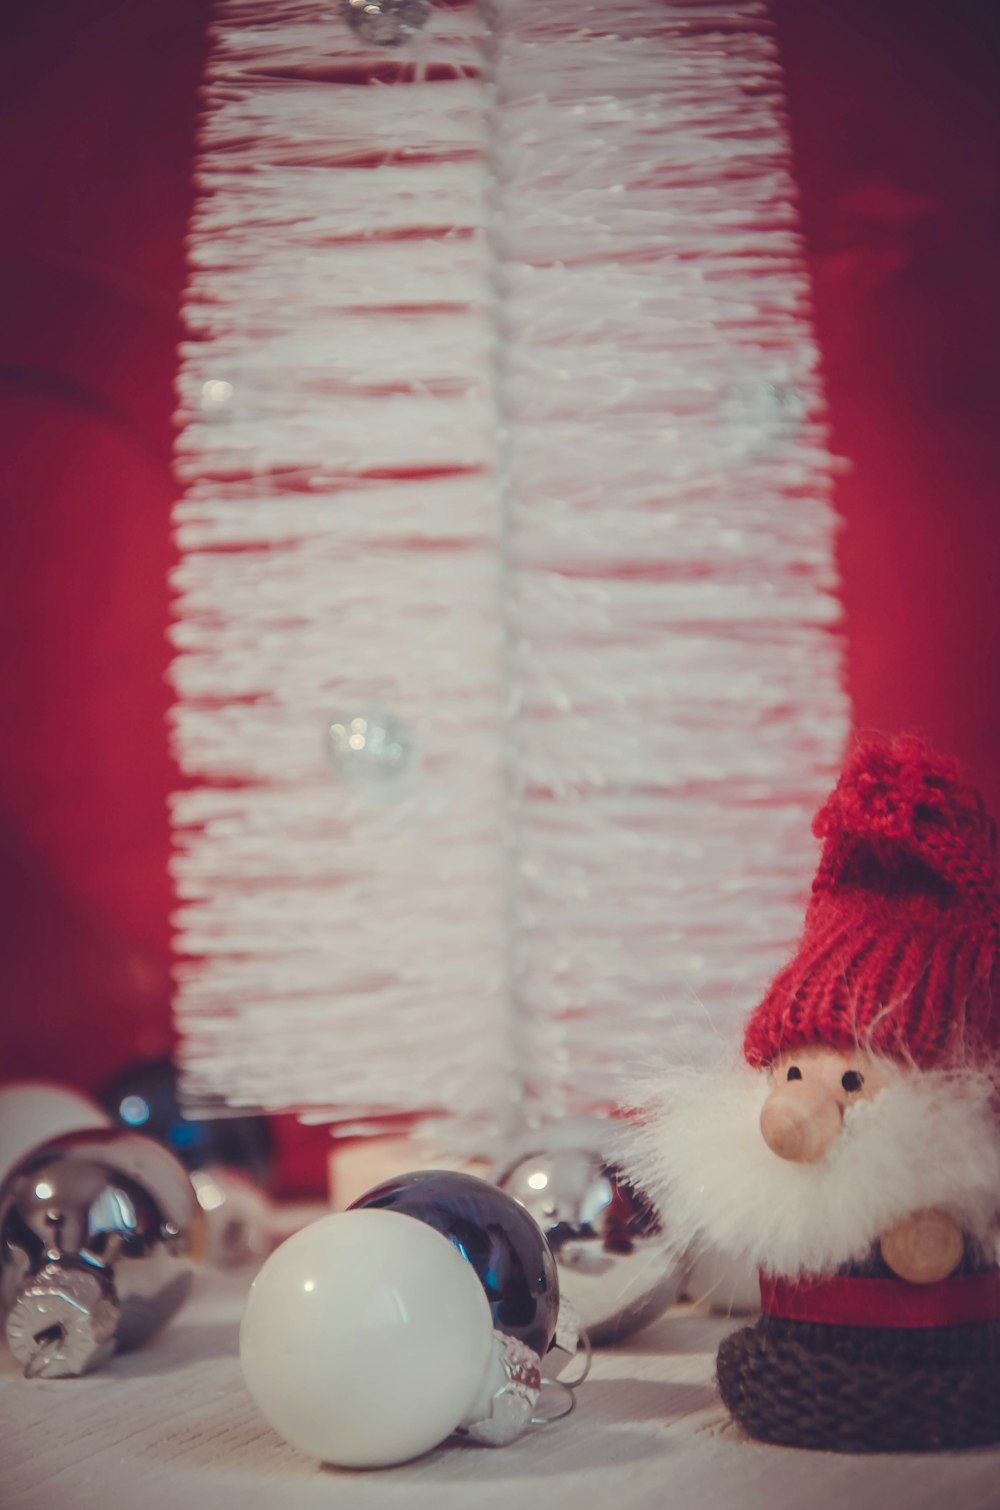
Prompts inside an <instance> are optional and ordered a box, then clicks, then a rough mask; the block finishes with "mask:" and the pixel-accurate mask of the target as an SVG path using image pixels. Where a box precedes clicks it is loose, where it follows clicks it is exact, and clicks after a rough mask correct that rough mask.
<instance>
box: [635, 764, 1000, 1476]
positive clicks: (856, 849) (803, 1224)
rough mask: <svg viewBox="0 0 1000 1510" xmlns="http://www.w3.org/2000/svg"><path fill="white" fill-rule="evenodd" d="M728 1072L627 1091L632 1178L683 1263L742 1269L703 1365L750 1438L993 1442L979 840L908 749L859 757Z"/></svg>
mask: <svg viewBox="0 0 1000 1510" xmlns="http://www.w3.org/2000/svg"><path fill="white" fill-rule="evenodd" d="M813 832H814V833H815V835H816V837H817V838H818V839H820V840H821V841H822V846H823V847H822V855H821V858H820V863H819V869H818V871H817V874H816V879H815V881H814V882H813V887H812V895H811V898H810V901H809V905H808V909H807V912H806V919H805V928H804V930H803V933H802V937H801V939H800V941H799V944H798V946H797V948H796V951H795V953H794V955H793V957H792V959H791V960H790V962H789V963H788V964H787V965H786V966H785V967H784V969H782V970H781V972H780V973H779V975H778V976H777V978H776V979H775V981H774V982H773V984H772V985H771V987H770V989H769V990H768V991H767V993H766V995H765V997H764V999H763V1001H762V1002H761V1003H760V1005H759V1006H758V1007H757V1009H756V1010H755V1011H754V1012H753V1013H752V1014H751V1016H750V1018H749V1021H748V1022H747V1025H746V1030H745V1034H744V1039H743V1057H744V1059H745V1061H746V1062H745V1064H744V1065H739V1066H737V1067H735V1068H724V1069H721V1070H715V1071H713V1072H711V1073H706V1072H704V1071H694V1070H688V1071H686V1072H685V1071H680V1072H677V1071H674V1072H670V1073H665V1074H663V1075H662V1076H661V1077H660V1078H659V1080H658V1081H657V1082H656V1083H655V1084H654V1085H653V1086H652V1087H646V1088H645V1091H644V1094H643V1096H642V1097H641V1100H642V1103H643V1105H642V1110H641V1113H640V1116H639V1118H638V1123H637V1126H636V1129H635V1132H634V1133H633V1135H632V1142H631V1149H630V1156H629V1162H630V1165H631V1170H632V1172H633V1175H634V1177H635V1179H636V1181H637V1183H638V1184H640V1185H641V1186H643V1187H644V1188H645V1189H646V1190H647V1191H648V1193H649V1194H650V1195H651V1196H652V1198H653V1199H654V1200H655V1201H656V1203H657V1204H658V1205H659V1207H660V1209H661V1211H662V1212H663V1214H664V1218H665V1221H666V1224H667V1226H668V1227H669V1228H670V1229H672V1231H673V1232H674V1233H675V1234H676V1239H677V1243H678V1246H679V1247H684V1248H686V1249H688V1250H689V1251H694V1252H697V1251H698V1250H699V1249H706V1250H709V1251H715V1252H716V1253H720V1254H722V1255H728V1256H730V1257H733V1258H743V1259H746V1260H749V1261H750V1262H751V1263H752V1264H753V1265H754V1266H755V1267H757V1269H758V1270H759V1273H760V1290H761V1316H760V1319H759V1320H758V1321H757V1322H756V1323H755V1324H754V1325H752V1326H748V1327H744V1328H743V1329H742V1330H739V1331H736V1332H733V1333H731V1334H730V1335H729V1336H728V1337H726V1339H725V1340H724V1341H723V1343H722V1346H721V1347H720V1349H719V1354H718V1360H717V1372H718V1382H719V1389H720V1392H721V1394H722V1398H723V1400H724V1402H725V1404H726V1406H727V1407H728V1409H729V1411H730V1413H731V1414H732V1416H733V1417H734V1419H735V1420H736V1421H737V1423H738V1424H739V1425H740V1426H741V1427H742V1429H743V1430H744V1431H745V1432H746V1433H747V1434H748V1435H750V1436H752V1437H756V1438H758V1439H759V1440H761V1441H765V1442H774V1443H781V1444H785V1445H789V1446H797V1447H812V1448H823V1449H827V1450H836V1451H845V1452H887V1451H920V1450H928V1449H934V1448H955V1447H965V1446H973V1445H979V1444H983V1443H989V1442H997V1441H1000V1319H998V1318H1000V1272H998V1269H997V1229H998V1211H1000V1100H998V1094H997V1093H998V1082H1000V1073H998V1070H1000V999H998V991H1000V949H998V943H1000V938H998V934H1000V910H998V894H997V875H996V854H995V850H996V843H995V826H994V824H993V822H992V820H991V819H990V817H989V816H988V814H987V813H986V811H985V809H984V806H983V802H982V799H981V797H980V796H979V794H978V793H977V792H975V791H974V790H972V789H971V788H970V787H969V786H967V785H965V784H963V782H962V781H961V779H960V776H959V773H958V769H957V766H956V764H955V763H954V762H953V761H950V760H946V759H942V758H939V757H937V756H935V755H932V754H931V753H930V752H929V751H928V750H927V749H926V748H925V747H924V746H923V745H922V744H921V743H920V742H919V741H918V740H916V739H913V738H904V739H899V740H897V741H896V742H894V743H891V744H890V743H885V744H882V743H878V744H875V743H868V744H863V745H861V746H860V747H859V748H857V749H856V750H855V751H854V754H853V756H852V757H851V758H850V760H849V762H848V764H847V766H846V769H845V770H844V773H843V775H842V776H841V779H840V781H839V782H838V784H837V786H836V789H835V790H834V792H833V794H832V796H831V797H830V798H829V800H828V801H827V802H826V803H825V805H824V806H823V807H822V808H821V809H820V811H819V813H818V814H817V816H816V819H815V821H814V824H813Z"/></svg>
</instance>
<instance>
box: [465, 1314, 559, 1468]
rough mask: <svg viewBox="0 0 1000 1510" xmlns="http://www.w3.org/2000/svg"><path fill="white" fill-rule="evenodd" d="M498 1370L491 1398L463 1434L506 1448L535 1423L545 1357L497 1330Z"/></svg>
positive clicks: (482, 1442) (481, 1404)
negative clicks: (534, 1418) (542, 1364)
mask: <svg viewBox="0 0 1000 1510" xmlns="http://www.w3.org/2000/svg"><path fill="white" fill-rule="evenodd" d="M493 1345H494V1373H493V1377H492V1379H491V1382H490V1386H489V1390H490V1393H489V1400H488V1403H486V1405H485V1408H484V1403H483V1402H480V1403H479V1405H478V1407H477V1410H476V1415H477V1419H476V1420H473V1421H470V1422H467V1423H466V1424H465V1425H464V1426H463V1427H462V1433H463V1435H465V1436H468V1437H471V1438H472V1440H473V1441H474V1442H478V1443H479V1444H480V1445H481V1446H483V1447H506V1446H507V1444H508V1443H509V1442H514V1441H516V1440H517V1438H518V1437H520V1436H523V1435H524V1433H525V1432H526V1431H527V1429H528V1427H529V1426H530V1425H531V1422H532V1417H533V1416H534V1413H535V1406H536V1405H537V1404H538V1396H539V1394H540V1393H541V1388H542V1369H541V1359H540V1358H539V1356H538V1354H537V1353H536V1352H535V1351H534V1349H533V1348H530V1347H529V1346H528V1344H527V1343H526V1342H522V1341H521V1340H520V1338H518V1337H510V1336H508V1335H507V1333H506V1332H494V1333H493Z"/></svg>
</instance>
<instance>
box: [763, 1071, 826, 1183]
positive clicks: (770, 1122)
mask: <svg viewBox="0 0 1000 1510" xmlns="http://www.w3.org/2000/svg"><path fill="white" fill-rule="evenodd" d="M843 1124H844V1117H843V1113H842V1111H841V1109H840V1107H839V1105H838V1104H837V1101H836V1100H835V1098H834V1097H833V1096H832V1095H831V1094H830V1092H829V1091H825V1090H823V1089H822V1088H821V1087H819V1086H810V1085H807V1084H804V1083H803V1082H802V1081H798V1082H793V1083H792V1084H790V1085H780V1086H778V1087H777V1088H776V1089H775V1090H773V1091H772V1092H771V1094H770V1095H769V1096H768V1098H767V1100H766V1101H765V1102H764V1106H763V1109H762V1111H761V1114H760V1130H761V1133H762V1135H763V1138H764V1142H765V1143H766V1144H767V1146H768V1148H770V1149H771V1151H772V1153H776V1154H777V1155H778V1157H779V1159H789V1160H790V1161H791V1162H792V1163H793V1164H815V1162H816V1160H817V1159H821V1158H822V1157H823V1155H824V1154H825V1153H826V1151H827V1149H828V1148H831V1147H832V1145H833V1144H834V1143H835V1142H836V1140H837V1138H838V1137H839V1136H840V1130H841V1128H842V1127H843Z"/></svg>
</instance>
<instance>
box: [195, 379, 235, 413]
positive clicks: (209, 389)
mask: <svg viewBox="0 0 1000 1510" xmlns="http://www.w3.org/2000/svg"><path fill="white" fill-rule="evenodd" d="M234 392H235V390H234V388H233V385H232V383H230V382H229V380H228V379H227V378H206V380H205V381H204V382H203V383H202V385H201V391H200V392H199V394H198V408H199V410H200V412H201V417H202V419H208V420H221V419H231V418H232V414H233V395H234Z"/></svg>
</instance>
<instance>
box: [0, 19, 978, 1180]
mask: <svg viewBox="0 0 1000 1510" xmlns="http://www.w3.org/2000/svg"><path fill="white" fill-rule="evenodd" d="M773 10H774V15H775V19H776V21H777V25H778V30H779V37H780V41H781V45H782V49H783V53H784V58H785V63H786V69H787V81H788V91H789V105H790V111H791V121H792V129H793V138H794V143H795V148H796V155H797V164H798V168H797V171H798V176H799V181H800V186H801V194H802V211H803V217H804V227H805V231H806V236H807V239H808V244H809V250H810V256H811V262H812V271H813V277H814V286H815V315H816V322H817V329H818V333H819V337H820V342H821V346H822V350H823V357H824V365H825V372H826V381H827V388H828V393H829V398H830V405H831V412H832V420H833V428H834V442H835V448H836V450H837V451H838V453H839V454H841V455H843V456H845V457H847V458H848V459H849V461H850V463H851V467H850V469H849V470H847V471H845V473H844V475H843V478H842V481H841V484H840V487H839V492H838V503H839V507H840V510H841V512H842V515H843V518H844V522H845V529H844V532H843V537H842V543H841V569H842V573H843V580H844V593H845V604H846V614H847V629H848V671H849V678H850V687H851V692H852V696H853V699H854V706H855V710H856V715H857V722H858V723H859V725H861V726H863V727H867V728H875V729H880V730H885V731H887V732H894V731H896V730H898V729H901V728H916V729H918V730H920V731H922V732H924V733H926V734H927V735H928V736H930V738H931V739H932V740H933V741H934V742H935V743H936V744H937V745H938V746H939V747H940V748H942V749H944V750H947V751H951V752H954V753H955V754H956V755H958V756H959V757H960V759H962V760H963V762H964V763H965V764H966V766H967V768H968V772H969V775H970V776H971V778H972V779H973V780H974V781H975V782H976V784H977V785H978V786H980V787H981V788H982V789H983V790H984V793H985V795H986V798H987V801H988V803H989V804H990V805H991V806H992V807H993V808H994V810H995V809H997V808H1000V699H998V698H997V696H996V693H995V690H994V686H995V683H996V680H997V669H998V662H1000V594H998V593H997V592H996V589H995V586H994V577H995V575H996V566H997V559H998V543H1000V516H998V511H997V509H996V506H995V479H996V477H997V475H998V470H1000V468H998V462H1000V424H998V423H997V412H996V411H997V395H998V391H1000V387H998V384H1000V284H998V279H997V277H996V268H997V250H998V247H997V242H998V223H1000V217H998V193H997V186H998V150H1000V149H998V142H1000V121H998V114H1000V107H998V104H997V101H998V100H1000V42H998V29H1000V19H998V16H1000V13H998V12H997V11H996V10H995V8H994V7H992V6H991V5H988V4H985V3H978V4H972V3H970V0H952V3H951V4H950V5H949V6H948V7H943V6H940V5H938V4H936V3H932V0H880V3H878V4H872V3H871V0H826V3H820V0H776V3H775V4H774V7H773ZM207 16H208V3H207V0H131V3H128V0H126V3H122V0H50V3H49V4H47V5H45V6H38V5H37V4H34V3H32V0H6V4H5V5H4V6H3V8H2V14H0V102H2V104H0V202H2V205H3V210H4V238H3V250H2V256H0V266H2V271H3V275H4V278H5V297H4V299H3V300H2V301H0V311H2V313H0V392H2V394H3V404H2V408H0V446H2V455H3V461H4V465H3V482H2V485H0V486H2V491H0V516H2V532H3V534H2V539H3V546H4V549H3V555H2V564H0V572H2V573H3V581H2V584H0V586H2V590H0V658H2V663H3V666H2V669H3V676H4V685H5V687H6V689H7V699H8V702H7V711H8V716H7V720H6V730H5V739H4V741H3V743H2V746H0V874H2V877H3V889H4V905H3V911H2V918H3V925H2V926H3V957H4V960H5V963H6V978H5V982H4V996H5V1000H6V1003H7V1021H6V1023H5V1031H4V1035H3V1051H2V1052H3V1059H2V1063H0V1074H3V1075H6V1076H8V1077H12V1076H15V1075H44V1076H47V1077H61V1078H64V1079H66V1080H67V1081H70V1082H72V1083H75V1084H77V1085H80V1086H82V1087H86V1088H91V1089H92V1088H95V1087H96V1086H98V1085H100V1084H101V1083H103V1082H104V1081H105V1080H107V1078H108V1077H109V1075H111V1074H113V1073H114V1072H115V1071H116V1070H118V1069H120V1068H122V1067H123V1066H124V1065H126V1064H128V1063H129V1062H131V1061H133V1060H136V1059H143V1058H151V1057H155V1056H156V1055H158V1054H162V1053H164V1052H169V1050H170V1047H171V1043H172V1033H171V1026H170V1017H169V968H170V924H169V916H170V909H171V905H172V902H171V895H170V887H169V880H168V870H167V858H168V851H169V832H168V824H167V810H166V799H167V794H168V792H169V790H170V789H171V786H172V785H173V784H174V782H175V780H176V774H175V772H174V771H173V770H172V768H171V764H170V760H169V755H168V749H167V743H166V737H165V725H164V719H165V715H166V712H167V708H168V705H169V693H168V689H167V687H166V684H165V682H164V672H165V669H166V665H167V653H168V652H167V644H166V639H165V630H166V623H167V586H166V574H167V570H168V567H169V565H170V562H171V559H172V552H171V546H170V538H169V530H168V514H169V508H170V504H171V502H172V499H173V496H174V487H173V484H172V481H171V477H170V468H169V460H170V443H171V414H172V409H173V389H172V383H173V377H174V369H175V358H174V353H175V348H176V343H177V339H178V337H179V334H180V331H179V325H178V307H179V297H180V289H181V284H182V280H183V275H184V262H183V237H184V231H185V224H186V219H187V215H188V211H189V208H190V202H191V192H192V190H191V183H190V163H191V155H192V146H193V135H194V124H195V112H196V105H197V83H198V78H199V73H200V69H201V64H202V58H203V53H204V47H205V29H206V22H207ZM286 1134H287V1136H286ZM279 1137H282V1138H284V1139H285V1141H286V1143H287V1144H288V1153H287V1164H286V1168H287V1171H288V1173H289V1178H290V1182H291V1184H293V1185H295V1186H296V1188H297V1189H299V1190H304V1189H308V1188H310V1186H311V1185H315V1188H317V1189H320V1188H322V1184H323V1181H324V1179H325V1167H324V1166H325V1155H326V1150H327V1148H328V1142H327V1138H326V1135H325V1133H323V1132H322V1131H316V1130H310V1129H298V1128H292V1127H291V1126H290V1127H288V1128H286V1129H285V1132H284V1133H279ZM293 1150H294V1151H293ZM296 1161H298V1162H296Z"/></svg>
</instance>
